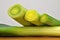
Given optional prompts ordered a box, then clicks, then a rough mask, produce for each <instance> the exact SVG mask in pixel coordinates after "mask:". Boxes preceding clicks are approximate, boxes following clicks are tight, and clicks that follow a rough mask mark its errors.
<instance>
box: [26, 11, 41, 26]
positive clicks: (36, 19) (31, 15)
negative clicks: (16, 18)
mask: <svg viewBox="0 0 60 40" xmlns="http://www.w3.org/2000/svg"><path fill="white" fill-rule="evenodd" d="M25 19H26V20H27V21H29V22H31V23H33V24H34V25H37V26H40V25H42V23H41V22H40V14H39V13H38V12H37V11H36V10H28V11H27V12H26V14H25Z"/></svg>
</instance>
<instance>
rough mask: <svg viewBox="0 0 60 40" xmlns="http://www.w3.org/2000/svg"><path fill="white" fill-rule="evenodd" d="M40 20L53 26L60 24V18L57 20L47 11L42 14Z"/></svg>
mask: <svg viewBox="0 0 60 40" xmlns="http://www.w3.org/2000/svg"><path fill="white" fill-rule="evenodd" d="M40 21H41V22H42V23H44V24H48V25H52V26H60V21H59V20H57V19H55V18H53V17H51V16H49V15H48V14H45V13H44V14H43V15H42V16H41V18H40Z"/></svg>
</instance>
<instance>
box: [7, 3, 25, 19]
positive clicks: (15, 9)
mask: <svg viewBox="0 0 60 40" xmlns="http://www.w3.org/2000/svg"><path fill="white" fill-rule="evenodd" d="M24 11H25V8H24V7H22V6H21V5H20V4H16V5H14V6H12V7H11V8H9V10H8V14H9V16H11V17H12V18H16V17H19V16H21V14H22V12H24Z"/></svg>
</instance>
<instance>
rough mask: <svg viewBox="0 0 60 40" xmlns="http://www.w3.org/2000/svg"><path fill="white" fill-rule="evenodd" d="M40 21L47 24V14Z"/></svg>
mask: <svg viewBox="0 0 60 40" xmlns="http://www.w3.org/2000/svg"><path fill="white" fill-rule="evenodd" d="M40 21H41V22H42V23H46V22H47V14H43V15H42V16H41V18H40Z"/></svg>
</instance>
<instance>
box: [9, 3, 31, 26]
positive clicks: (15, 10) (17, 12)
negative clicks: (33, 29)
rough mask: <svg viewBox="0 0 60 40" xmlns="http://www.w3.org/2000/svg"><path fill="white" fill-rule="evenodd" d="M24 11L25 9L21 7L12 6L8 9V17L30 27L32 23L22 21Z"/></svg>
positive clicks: (17, 5)
mask: <svg viewBox="0 0 60 40" xmlns="http://www.w3.org/2000/svg"><path fill="white" fill-rule="evenodd" d="M26 11H27V9H25V8H24V7H22V6H21V5H20V4H16V5H14V6H12V7H11V8H9V10H8V15H9V16H10V17H11V18H13V19H14V20H16V21H17V22H19V23H20V24H22V25H24V26H27V25H32V23H30V22H28V21H26V20H25V19H24V16H25V13H26Z"/></svg>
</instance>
